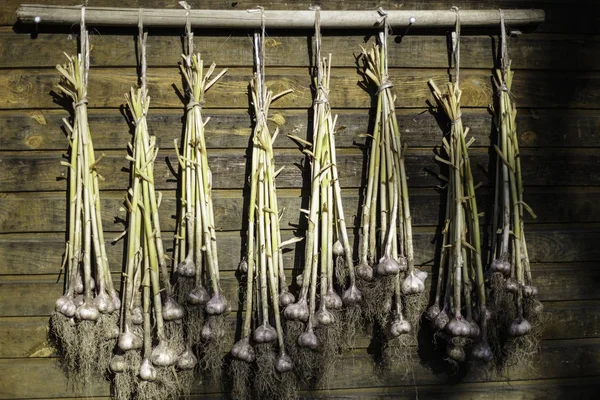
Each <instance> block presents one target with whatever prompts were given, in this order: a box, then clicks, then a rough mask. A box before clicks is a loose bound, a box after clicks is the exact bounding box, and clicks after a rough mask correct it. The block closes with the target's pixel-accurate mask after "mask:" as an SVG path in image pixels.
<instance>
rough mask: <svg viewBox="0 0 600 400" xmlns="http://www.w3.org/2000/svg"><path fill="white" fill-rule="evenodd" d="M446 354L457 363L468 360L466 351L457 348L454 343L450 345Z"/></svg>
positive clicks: (460, 347) (459, 347)
mask: <svg viewBox="0 0 600 400" xmlns="http://www.w3.org/2000/svg"><path fill="white" fill-rule="evenodd" d="M446 354H447V355H448V357H450V358H451V359H453V360H454V361H456V362H463V361H465V359H466V358H467V354H466V353H465V349H464V348H463V347H462V346H457V345H454V344H452V343H448V346H447V347H446Z"/></svg>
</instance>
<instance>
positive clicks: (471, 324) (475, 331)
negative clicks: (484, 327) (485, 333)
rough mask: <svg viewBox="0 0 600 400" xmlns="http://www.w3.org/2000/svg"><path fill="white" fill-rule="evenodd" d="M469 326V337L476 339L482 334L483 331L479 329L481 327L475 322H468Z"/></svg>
mask: <svg viewBox="0 0 600 400" xmlns="http://www.w3.org/2000/svg"><path fill="white" fill-rule="evenodd" d="M467 323H468V324H469V328H470V330H471V332H470V333H469V337H472V338H476V337H478V336H479V334H480V333H481V329H479V325H477V322H475V321H467Z"/></svg>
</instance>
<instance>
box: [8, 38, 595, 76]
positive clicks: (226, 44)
mask: <svg viewBox="0 0 600 400" xmlns="http://www.w3.org/2000/svg"><path fill="white" fill-rule="evenodd" d="M365 39H367V40H365ZM311 40H312V39H311V37H310V36H306V35H304V34H302V33H298V32H290V33H289V35H285V36H273V35H269V37H268V38H267V39H266V42H265V45H266V48H267V51H266V64H265V65H267V66H269V67H275V66H279V67H289V66H303V67H308V66H310V65H312V61H311V56H310V55H311V54H312V53H313V51H312V49H311V47H312V46H313V45H312V44H311ZM322 40H323V41H322V50H321V51H322V52H323V54H324V55H327V54H328V53H331V54H332V57H333V66H336V67H355V66H356V59H355V55H356V54H358V53H359V52H360V48H359V45H362V46H365V47H366V46H371V45H372V44H373V42H374V38H373V37H368V36H367V37H363V36H360V35H359V36H356V35H355V36H340V35H333V34H329V35H328V34H327V32H325V34H324V36H323V39H322ZM194 42H195V46H196V51H199V52H201V54H202V59H203V60H204V61H205V62H206V63H209V64H210V63H213V62H214V63H216V64H217V66H218V67H251V66H252V62H253V61H252V57H253V55H252V41H251V39H250V38H249V37H248V35H246V34H236V35H231V34H230V33H228V32H227V33H221V35H218V34H217V36H206V35H198V36H196V37H195V40H194ZM446 43H447V40H446V38H445V37H444V36H441V35H439V36H425V35H414V36H413V35H408V36H406V37H404V38H402V39H401V40H400V38H399V37H397V38H395V40H393V41H391V42H390V44H389V46H388V62H389V64H390V65H393V66H394V67H399V68H419V67H421V66H423V65H427V66H428V68H446V67H448V48H447V44H446ZM348 44H354V47H355V48H348ZM90 45H91V54H90V57H91V58H90V61H91V65H92V66H93V67H113V66H135V65H136V58H135V54H136V53H135V51H136V48H135V46H136V43H135V41H134V40H133V39H132V37H131V35H116V34H112V32H111V31H110V30H108V32H104V31H103V29H102V28H99V29H98V30H95V31H94V32H92V36H91V38H90ZM461 45H462V46H461V61H460V63H461V67H462V68H486V69H489V68H493V67H494V65H495V63H494V60H495V59H496V55H495V54H494V51H495V49H497V47H498V43H497V39H494V38H493V37H489V36H462V37H461ZM224 48H226V49H227V51H223V49H224ZM57 49H60V50H62V51H65V52H67V53H69V54H70V53H74V52H75V51H77V37H76V35H73V34H60V33H59V34H56V33H55V34H52V33H48V34H45V33H42V34H39V35H38V36H36V37H35V38H34V39H33V38H31V36H29V35H23V34H17V33H14V32H10V31H3V30H0V57H2V58H3V60H4V62H3V65H2V67H3V68H34V67H35V68H40V67H49V68H53V67H54V66H55V65H56V64H59V63H60V64H62V63H64V61H65V57H64V55H63V54H62V52H60V51H57ZM147 52H148V56H147V57H148V66H149V67H151V68H152V67H159V66H162V67H171V68H174V67H176V65H177V63H178V62H180V61H181V52H182V48H181V38H180V37H179V36H177V35H152V32H151V34H150V36H149V39H148V43H147ZM555 52H556V53H559V54H561V57H553V53H555ZM599 53H600V40H598V38H597V37H594V36H588V35H582V36H578V35H575V36H564V35H543V34H531V35H522V36H519V37H517V38H514V39H511V41H510V47H509V55H510V56H511V57H512V59H513V60H514V62H513V64H512V66H513V68H515V69H543V70H549V69H550V70H552V69H568V70H573V69H576V70H599V69H600V56H599V55H598V54H599ZM408 54H410V56H409V57H408V56H407V55H408Z"/></svg>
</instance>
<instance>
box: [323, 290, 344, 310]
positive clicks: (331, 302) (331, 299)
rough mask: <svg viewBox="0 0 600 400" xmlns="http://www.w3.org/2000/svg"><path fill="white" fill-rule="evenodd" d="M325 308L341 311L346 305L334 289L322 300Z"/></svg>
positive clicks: (328, 291)
mask: <svg viewBox="0 0 600 400" xmlns="http://www.w3.org/2000/svg"><path fill="white" fill-rule="evenodd" d="M322 301H323V303H324V304H325V307H327V308H330V309H332V310H340V309H341V308H342V306H343V304H344V303H342V298H341V297H340V296H339V295H338V294H337V293H336V292H335V290H333V289H328V290H327V293H326V294H325V297H323V299H322Z"/></svg>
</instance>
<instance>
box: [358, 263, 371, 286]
mask: <svg viewBox="0 0 600 400" xmlns="http://www.w3.org/2000/svg"><path fill="white" fill-rule="evenodd" d="M356 276H358V277H359V278H360V279H362V280H363V281H367V282H370V281H372V280H373V268H371V267H370V266H369V264H367V263H364V262H363V263H360V264H358V265H357V266H356Z"/></svg>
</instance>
